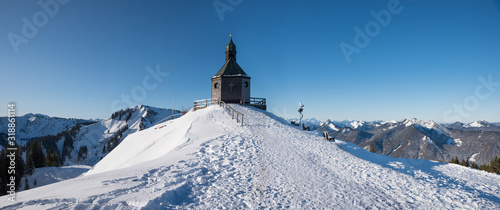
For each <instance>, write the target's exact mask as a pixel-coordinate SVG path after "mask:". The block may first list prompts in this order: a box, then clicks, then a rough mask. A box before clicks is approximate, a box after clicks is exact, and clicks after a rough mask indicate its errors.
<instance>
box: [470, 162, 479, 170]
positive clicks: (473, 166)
mask: <svg viewBox="0 0 500 210" xmlns="http://www.w3.org/2000/svg"><path fill="white" fill-rule="evenodd" d="M470 167H471V168H474V169H479V166H478V165H477V163H476V162H472V163H471V164H470Z"/></svg>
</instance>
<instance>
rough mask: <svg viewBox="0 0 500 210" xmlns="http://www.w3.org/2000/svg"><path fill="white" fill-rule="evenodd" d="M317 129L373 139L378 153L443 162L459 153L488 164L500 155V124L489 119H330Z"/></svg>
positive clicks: (360, 141) (361, 140) (355, 139)
mask: <svg viewBox="0 0 500 210" xmlns="http://www.w3.org/2000/svg"><path fill="white" fill-rule="evenodd" d="M345 122H348V123H345ZM349 122H351V123H349ZM317 129H318V130H319V131H328V132H329V133H330V135H331V136H333V137H336V138H340V139H344V140H346V141H349V142H352V143H355V144H357V145H359V146H361V147H363V148H369V147H370V145H371V144H372V143H373V144H374V148H375V150H376V152H377V153H379V154H384V155H389V156H391V157H398V158H416V159H428V160H436V161H443V162H447V161H450V160H451V159H452V158H454V157H458V158H459V159H460V160H462V159H466V160H467V159H468V160H470V161H474V162H476V163H478V164H488V163H489V162H490V160H491V159H493V158H494V157H495V156H500V141H499V140H500V127H498V126H497V125H495V124H493V123H489V122H486V121H476V122H471V123H468V124H464V123H460V122H456V123H453V124H440V123H437V122H434V121H424V120H418V119H415V118H408V119H404V120H402V121H399V122H396V121H389V122H383V121H374V122H363V121H342V122H336V121H330V120H327V121H325V122H323V123H321V124H320V126H319V127H317Z"/></svg>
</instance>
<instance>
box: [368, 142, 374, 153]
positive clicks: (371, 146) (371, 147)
mask: <svg viewBox="0 0 500 210" xmlns="http://www.w3.org/2000/svg"><path fill="white" fill-rule="evenodd" d="M369 151H370V152H375V145H374V144H373V142H372V144H370V150H369Z"/></svg>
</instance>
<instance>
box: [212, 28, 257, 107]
mask: <svg viewBox="0 0 500 210" xmlns="http://www.w3.org/2000/svg"><path fill="white" fill-rule="evenodd" d="M230 37H231V38H230V40H229V44H227V46H226V63H225V64H224V65H223V66H222V68H221V69H220V70H219V72H217V74H215V76H214V77H212V100H214V99H220V100H222V101H224V102H226V103H240V101H241V99H248V98H250V76H248V75H247V74H246V73H245V72H244V71H243V69H242V68H241V67H240V65H238V63H236V45H235V44H234V43H233V35H232V34H231V35H230Z"/></svg>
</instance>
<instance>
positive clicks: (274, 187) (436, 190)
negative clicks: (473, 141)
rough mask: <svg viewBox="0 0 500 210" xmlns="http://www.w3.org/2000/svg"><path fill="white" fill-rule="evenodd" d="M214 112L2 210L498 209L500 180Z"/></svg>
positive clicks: (269, 119) (143, 138)
mask: <svg viewBox="0 0 500 210" xmlns="http://www.w3.org/2000/svg"><path fill="white" fill-rule="evenodd" d="M231 106H233V107H234V108H235V109H237V110H238V111H240V112H242V113H244V115H245V118H244V119H245V122H244V124H245V125H244V126H243V127H241V126H239V124H237V123H236V122H235V121H234V120H233V119H231V117H230V116H229V115H228V114H227V113H226V112H225V111H224V110H223V109H222V108H220V107H217V106H210V107H208V108H206V109H202V110H198V111H196V112H189V113H187V114H186V115H184V116H183V117H181V118H178V119H175V120H172V121H169V122H166V123H163V124H159V125H156V126H153V127H151V128H149V129H146V130H143V131H139V132H136V133H134V134H131V135H129V136H128V137H127V138H126V139H124V140H123V142H122V143H121V144H120V145H119V146H118V147H116V148H115V149H114V150H113V151H112V152H111V153H110V154H109V155H107V156H106V157H105V158H104V159H103V160H102V161H100V162H99V163H98V164H97V165H96V166H95V167H94V168H93V169H91V170H90V171H89V172H88V173H87V174H86V175H85V176H81V177H78V178H75V179H70V180H66V181H62V182H58V183H55V184H51V185H47V186H43V187H39V188H35V189H31V190H27V191H24V192H20V193H18V194H17V197H16V202H15V203H11V202H9V201H8V200H7V197H6V196H4V197H1V198H0V207H3V208H5V209H49V208H57V209H170V208H181V209H192V208H195V209H222V208H229V209H256V208H273V209H275V208H293V209H318V208H321V209H323V208H328V209H366V208H370V209H371V208H375V209H388V208H389V209H408V208H418V209H443V208H446V209H457V208H458V209H462V208H465V209H484V208H490V209H498V208H500V176H498V175H496V174H491V173H487V172H484V171H479V170H474V169H470V168H466V167H462V166H458V165H455V164H446V163H439V162H432V161H428V160H414V159H397V158H392V157H388V156H382V155H378V154H374V153H370V152H368V151H366V150H364V149H362V148H361V147H358V146H356V145H354V144H351V143H348V142H344V141H341V140H337V141H335V142H331V141H325V140H324V139H323V137H322V136H319V135H318V134H317V133H316V132H307V131H303V130H301V129H297V128H295V127H292V126H290V125H289V123H288V122H286V121H284V120H282V119H280V118H278V117H276V116H275V115H273V114H271V113H268V112H265V111H260V110H256V109H253V108H249V107H240V106H239V105H231Z"/></svg>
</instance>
